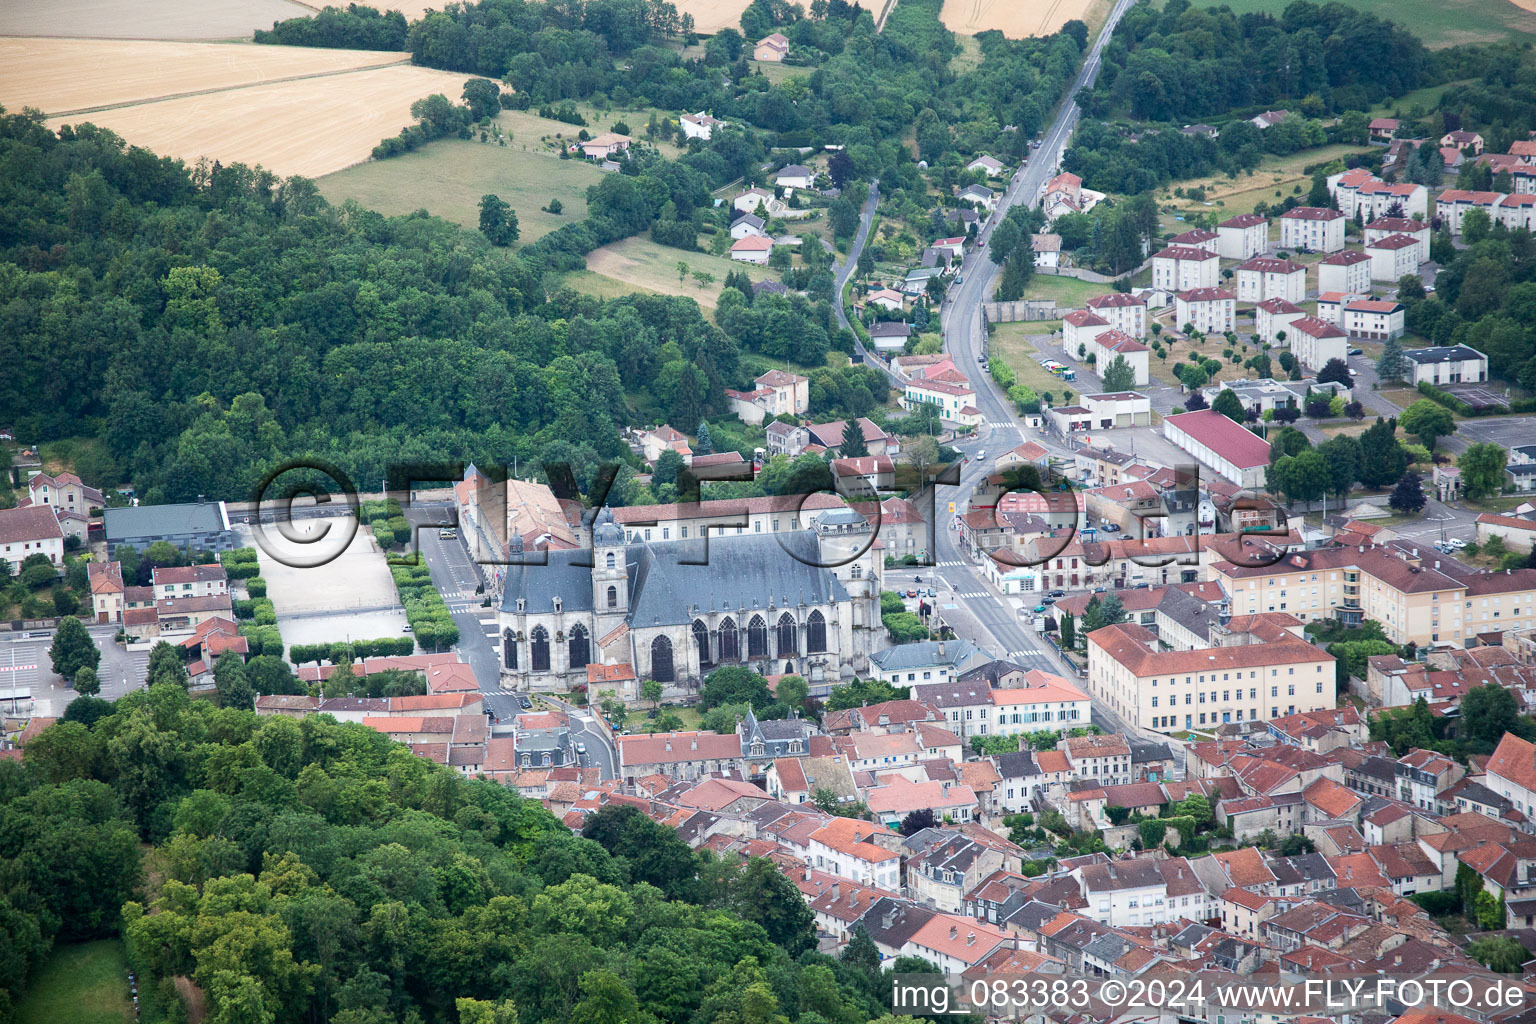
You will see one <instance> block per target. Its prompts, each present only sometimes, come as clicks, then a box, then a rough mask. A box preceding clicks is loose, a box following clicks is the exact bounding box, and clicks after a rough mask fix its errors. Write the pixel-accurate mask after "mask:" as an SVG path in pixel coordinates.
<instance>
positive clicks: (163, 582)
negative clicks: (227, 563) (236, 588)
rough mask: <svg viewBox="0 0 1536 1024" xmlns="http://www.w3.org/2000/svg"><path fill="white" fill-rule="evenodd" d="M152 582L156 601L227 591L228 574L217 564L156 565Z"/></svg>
mask: <svg viewBox="0 0 1536 1024" xmlns="http://www.w3.org/2000/svg"><path fill="white" fill-rule="evenodd" d="M152 583H153V585H154V588H155V600H156V601H171V600H176V599H178V598H183V597H217V596H218V595H220V594H228V593H229V574H228V573H226V572H225V571H224V567H223V566H222V565H217V564H214V565H166V566H156V568H155V571H154V574H153V577H152Z"/></svg>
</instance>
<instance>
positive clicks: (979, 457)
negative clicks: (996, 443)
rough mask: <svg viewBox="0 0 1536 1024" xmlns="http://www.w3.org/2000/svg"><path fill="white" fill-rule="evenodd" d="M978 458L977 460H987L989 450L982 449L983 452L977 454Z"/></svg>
mask: <svg viewBox="0 0 1536 1024" xmlns="http://www.w3.org/2000/svg"><path fill="white" fill-rule="evenodd" d="M976 457H977V458H978V459H984V458H986V457H987V450H986V449H985V448H983V449H982V450H981V451H979V452H977V453H976Z"/></svg>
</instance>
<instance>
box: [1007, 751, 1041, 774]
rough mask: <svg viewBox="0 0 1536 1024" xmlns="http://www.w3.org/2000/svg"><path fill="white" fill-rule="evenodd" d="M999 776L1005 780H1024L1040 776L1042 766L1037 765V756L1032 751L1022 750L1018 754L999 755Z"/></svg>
mask: <svg viewBox="0 0 1536 1024" xmlns="http://www.w3.org/2000/svg"><path fill="white" fill-rule="evenodd" d="M997 774H999V775H1001V776H1002V777H1003V778H1005V779H1023V778H1028V777H1029V776H1031V775H1039V774H1040V766H1039V765H1037V764H1035V754H1034V751H1032V750H1022V751H1020V752H1019V753H1017V754H999V755H997Z"/></svg>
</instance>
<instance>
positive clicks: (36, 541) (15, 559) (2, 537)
mask: <svg viewBox="0 0 1536 1024" xmlns="http://www.w3.org/2000/svg"><path fill="white" fill-rule="evenodd" d="M33 555H46V556H47V558H48V561H49V562H50V563H52V564H53V565H55V566H58V567H60V568H63V565H64V531H63V530H61V529H59V520H58V517H57V516H56V515H55V514H54V510H53V508H52V507H50V506H47V505H24V506H22V507H21V508H6V509H0V559H4V560H5V564H6V565H7V566H8V567H9V569H10V573H11V575H12V576H15V575H18V574H19V573H20V572H21V563H22V562H24V561H26V560H27V559H28V558H31V557H32V556H33Z"/></svg>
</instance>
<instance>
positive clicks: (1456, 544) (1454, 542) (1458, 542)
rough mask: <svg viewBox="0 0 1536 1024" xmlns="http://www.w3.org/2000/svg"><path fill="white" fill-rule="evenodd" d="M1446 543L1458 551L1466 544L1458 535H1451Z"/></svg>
mask: <svg viewBox="0 0 1536 1024" xmlns="http://www.w3.org/2000/svg"><path fill="white" fill-rule="evenodd" d="M1446 543H1447V544H1449V545H1450V546H1451V547H1453V548H1455V549H1456V550H1457V551H1460V550H1461V549H1462V548H1464V547H1466V546H1467V542H1466V541H1464V540H1462V539H1461V538H1459V537H1453V538H1451V539H1450V540H1448V541H1446Z"/></svg>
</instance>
